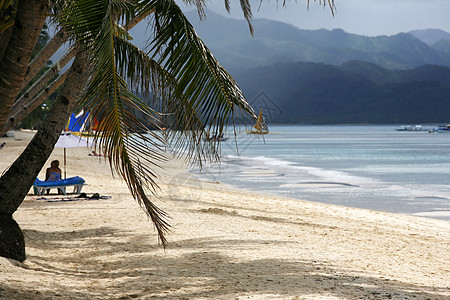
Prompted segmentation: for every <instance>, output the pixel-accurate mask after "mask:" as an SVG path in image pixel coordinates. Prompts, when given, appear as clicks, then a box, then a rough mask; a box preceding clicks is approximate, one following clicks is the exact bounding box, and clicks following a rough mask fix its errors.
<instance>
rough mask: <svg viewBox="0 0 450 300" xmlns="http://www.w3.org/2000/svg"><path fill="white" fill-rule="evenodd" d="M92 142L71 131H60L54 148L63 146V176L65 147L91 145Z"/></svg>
mask: <svg viewBox="0 0 450 300" xmlns="http://www.w3.org/2000/svg"><path fill="white" fill-rule="evenodd" d="M92 145H93V142H91V141H89V140H87V139H85V138H82V137H81V136H77V135H74V134H72V133H71V132H62V133H61V135H60V136H59V139H58V141H57V142H56V144H55V147H56V148H64V178H66V149H67V148H76V147H91V146H92Z"/></svg>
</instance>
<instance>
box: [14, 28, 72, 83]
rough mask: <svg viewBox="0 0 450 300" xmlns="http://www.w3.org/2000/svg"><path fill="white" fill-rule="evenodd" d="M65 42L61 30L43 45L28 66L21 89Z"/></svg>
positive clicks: (64, 35)
mask: <svg viewBox="0 0 450 300" xmlns="http://www.w3.org/2000/svg"><path fill="white" fill-rule="evenodd" d="M66 40H67V33H66V31H65V30H64V29H61V30H60V31H59V32H58V33H57V34H55V35H54V36H53V37H52V39H51V40H50V41H49V42H48V43H47V44H45V46H44V48H42V49H41V51H39V53H38V54H37V55H36V57H35V58H34V59H33V60H32V61H31V62H30V63H29V64H28V69H27V74H26V76H25V79H24V81H23V82H22V89H23V88H24V87H26V86H27V84H28V83H30V81H31V80H32V79H33V78H34V76H36V74H37V73H38V72H39V71H40V70H41V69H42V67H43V66H44V65H45V64H46V63H47V61H48V60H49V59H50V57H51V56H52V55H53V54H54V53H55V52H56V50H58V49H59V48H60V47H61V46H62V44H64V42H65V41H66ZM72 57H73V56H72Z"/></svg>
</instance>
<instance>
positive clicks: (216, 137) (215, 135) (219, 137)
mask: <svg viewBox="0 0 450 300" xmlns="http://www.w3.org/2000/svg"><path fill="white" fill-rule="evenodd" d="M206 139H207V140H209V141H214V140H217V141H221V142H224V141H226V140H228V137H226V136H224V134H223V133H221V134H218V133H216V132H214V133H213V134H212V135H210V136H209V137H207V138H206Z"/></svg>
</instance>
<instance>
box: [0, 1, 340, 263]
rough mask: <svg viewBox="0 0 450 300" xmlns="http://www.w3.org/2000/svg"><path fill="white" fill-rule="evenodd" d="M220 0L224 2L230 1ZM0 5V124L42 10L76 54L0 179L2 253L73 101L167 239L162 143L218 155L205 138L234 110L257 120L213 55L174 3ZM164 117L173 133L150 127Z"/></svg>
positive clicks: (12, 240)
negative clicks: (156, 199) (138, 26)
mask: <svg viewBox="0 0 450 300" xmlns="http://www.w3.org/2000/svg"><path fill="white" fill-rule="evenodd" d="M185 2H186V3H188V4H191V3H195V5H197V8H198V12H199V14H200V15H201V16H202V15H203V10H204V7H205V3H204V2H203V1H190V0H186V1H185ZM225 2H226V4H227V5H226V6H227V8H229V1H228V0H226V1H225ZM2 3H3V4H2V6H1V7H0V9H1V10H0V30H2V31H1V32H0V41H2V44H1V46H0V128H4V126H5V125H6V124H7V123H8V117H9V116H10V114H11V110H12V109H13V107H14V103H15V101H16V99H17V96H18V95H19V93H20V90H21V88H23V87H24V86H26V82H27V81H28V80H29V77H31V76H28V77H27V72H28V73H30V72H34V71H32V70H34V69H35V68H31V67H30V66H31V64H29V61H30V58H31V53H32V50H33V48H34V45H35V44H36V41H37V39H38V37H39V34H40V32H41V30H42V27H43V25H44V22H45V19H46V17H47V16H48V15H49V16H51V19H52V21H53V22H54V24H55V25H56V26H58V27H59V28H60V29H61V31H60V32H61V35H62V39H63V40H65V39H66V38H67V39H68V40H69V41H70V43H71V50H70V51H71V54H73V55H74V57H75V59H74V61H73V63H72V65H71V66H70V68H69V70H68V71H67V73H66V74H65V75H64V77H63V79H62V80H61V83H62V86H61V90H60V91H59V93H58V95H57V97H56V100H55V102H54V104H53V106H52V108H51V110H50V111H49V112H48V114H47V116H46V118H45V120H44V122H43V124H42V126H41V127H40V128H39V130H38V132H37V133H36V135H35V136H34V138H33V139H32V140H31V142H30V143H29V145H28V146H27V148H26V149H25V150H24V151H23V153H22V154H21V155H20V156H19V157H18V158H17V160H16V161H15V162H14V163H13V164H12V165H11V166H10V167H9V169H8V170H7V171H6V172H4V174H3V175H2V176H1V178H0V256H4V257H9V258H13V259H17V260H19V261H23V260H24V259H25V258H26V256H25V245H24V238H23V235H22V233H21V230H20V228H19V226H18V224H17V223H16V222H15V221H14V219H13V213H14V212H15V211H16V210H17V208H18V207H19V206H20V205H21V203H22V202H23V199H24V198H25V196H26V194H27V193H28V191H29V189H30V188H31V186H32V185H33V182H34V180H35V178H36V176H37V175H38V173H39V171H40V170H41V169H42V167H43V166H44V164H45V162H46V161H47V159H48V157H49V156H50V154H51V153H52V151H53V148H54V145H55V143H56V141H57V139H58V138H59V134H60V132H61V131H62V130H63V128H64V126H65V124H66V122H67V120H68V118H69V116H70V114H71V112H73V111H74V110H76V109H77V107H84V108H85V109H86V110H88V111H90V115H89V118H90V119H92V120H93V119H97V120H99V125H98V131H97V135H96V136H94V141H96V142H97V146H96V147H98V151H99V152H101V153H103V154H104V156H105V157H107V158H108V160H109V163H110V165H111V170H112V171H113V173H115V174H118V175H120V176H121V177H122V178H124V179H125V181H126V183H127V185H128V188H129V190H130V192H131V194H132V196H133V197H134V199H136V200H137V202H138V203H139V204H140V205H141V207H142V208H143V209H144V211H145V212H146V213H147V214H148V216H149V217H150V218H151V220H152V222H153V224H154V225H155V229H156V230H157V232H158V236H159V238H160V241H161V243H162V244H163V245H166V243H167V240H166V236H165V233H166V232H167V230H168V228H169V224H168V223H167V219H166V217H167V215H166V213H165V212H164V211H162V210H161V209H159V208H158V207H157V206H155V204H154V203H153V202H152V201H151V199H150V197H151V195H153V194H154V193H155V192H156V188H157V186H156V183H155V181H154V179H155V177H156V174H155V172H154V169H155V168H154V166H155V165H157V164H158V162H159V161H162V160H164V159H165V154H164V151H163V149H164V146H166V145H167V144H175V145H176V146H177V148H178V149H180V151H184V150H187V151H188V153H189V157H190V158H192V159H197V160H199V161H201V160H203V159H204V158H207V157H215V156H217V146H218V142H219V141H217V140H210V139H207V138H205V137H207V136H209V133H210V132H212V131H214V132H219V133H221V132H222V131H223V129H224V127H226V124H227V123H228V122H229V121H230V120H231V119H233V118H234V117H235V116H236V114H238V113H242V114H245V115H248V116H250V117H252V118H256V117H255V114H254V112H253V110H252V108H251V107H250V106H249V105H248V103H247V101H246V100H245V97H244V95H243V93H242V91H241V90H240V88H239V86H238V85H237V83H236V82H235V81H234V80H233V78H231V76H230V75H229V74H228V73H227V72H226V71H225V69H224V68H223V67H222V66H221V65H220V64H219V63H218V62H217V61H216V59H215V58H214V56H213V55H212V54H211V52H210V51H209V50H208V48H207V47H206V45H205V44H204V43H203V42H202V41H201V39H200V38H199V37H198V36H197V34H196V33H195V30H194V29H193V27H192V25H191V24H190V23H189V22H188V20H187V19H186V17H185V16H184V14H183V13H182V11H181V9H180V8H179V6H178V5H177V4H176V3H175V1H173V0H148V1H138V0H135V1H126V0H102V1H100V0H77V1H67V0H66V1H63V0H53V1H47V0H10V1H3V2H2ZM329 4H330V7H331V3H330V2H329ZM241 7H242V9H243V11H244V16H245V17H246V19H247V20H248V21H249V24H250V19H251V17H252V16H251V10H250V5H249V3H248V0H241ZM148 15H150V19H149V22H151V24H153V27H154V32H153V35H152V36H151V38H150V43H149V48H148V49H150V50H149V51H147V52H143V51H142V50H140V49H138V48H137V47H135V46H134V45H133V44H132V43H131V42H130V40H131V37H130V36H129V33H128V29H129V28H130V27H131V26H132V25H133V24H135V23H136V22H139V20H140V19H141V18H142V17H145V16H148ZM5 20H6V21H5ZM11 20H13V22H11ZM120 24H121V25H120ZM5 41H7V42H5ZM48 51H50V50H48ZM38 56H39V55H38ZM41 63H42V62H41ZM58 71H59V70H58ZM133 91H139V92H140V93H141V94H142V95H147V96H148V97H150V98H151V99H153V101H154V103H153V105H152V106H150V105H148V104H146V103H145V102H143V101H142V100H141V99H140V98H138V97H137V96H136V95H135V94H134V93H133ZM46 93H47V94H48V93H49V92H48V91H47V92H46ZM44 96H45V95H44ZM47 96H48V95H47ZM27 101H31V99H29V100H26V101H25V103H27ZM152 107H158V108H160V110H159V111H156V110H155V109H153V108H152ZM142 116H144V117H145V119H146V122H145V123H144V122H142V119H141V118H142ZM162 116H169V117H166V118H165V121H166V122H167V123H165V124H164V126H168V128H170V129H171V130H170V131H168V132H164V133H162V131H149V129H150V128H149V126H148V125H147V124H151V127H152V128H158V127H159V126H160V125H161V119H162ZM99 132H101V134H102V135H101V138H100V135H99ZM143 132H148V133H149V134H147V135H144V134H142V133H143Z"/></svg>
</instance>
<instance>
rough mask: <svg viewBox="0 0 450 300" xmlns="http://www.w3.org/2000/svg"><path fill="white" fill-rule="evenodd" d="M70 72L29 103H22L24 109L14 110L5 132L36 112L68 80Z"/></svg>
mask: <svg viewBox="0 0 450 300" xmlns="http://www.w3.org/2000/svg"><path fill="white" fill-rule="evenodd" d="M67 73H68V71H66V72H65V73H63V74H61V75H59V76H58V78H56V79H55V80H54V81H53V82H52V83H51V84H50V85H49V86H48V87H46V88H45V89H43V90H42V91H41V92H40V93H39V94H38V95H37V96H36V97H34V98H33V99H32V100H31V101H28V102H27V103H22V105H23V106H22V107H18V108H17V109H14V108H13V111H12V112H11V114H10V116H9V118H8V121H7V122H6V124H5V126H4V127H3V132H7V131H8V130H9V129H11V128H12V127H14V126H15V125H16V124H18V123H19V122H20V121H22V120H23V119H24V118H25V117H26V116H28V115H29V114H30V113H31V112H32V111H33V110H35V109H36V108H37V107H39V105H41V104H42V103H43V102H44V101H45V100H46V99H47V98H48V97H49V96H50V95H51V94H53V93H54V92H55V91H56V90H57V89H58V88H59V87H60V86H61V85H62V84H63V83H64V81H65V80H66V77H67Z"/></svg>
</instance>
